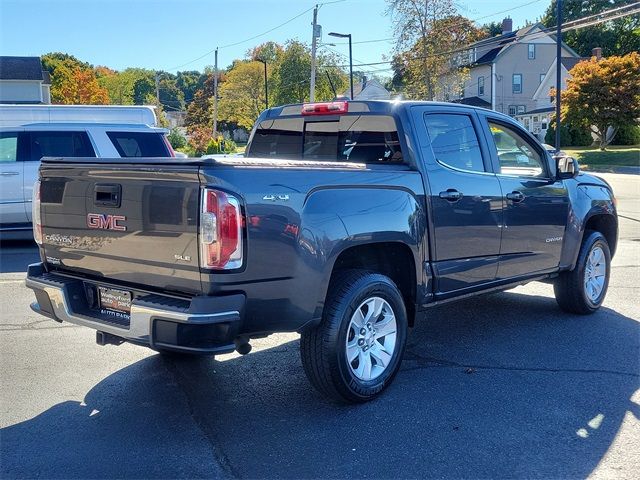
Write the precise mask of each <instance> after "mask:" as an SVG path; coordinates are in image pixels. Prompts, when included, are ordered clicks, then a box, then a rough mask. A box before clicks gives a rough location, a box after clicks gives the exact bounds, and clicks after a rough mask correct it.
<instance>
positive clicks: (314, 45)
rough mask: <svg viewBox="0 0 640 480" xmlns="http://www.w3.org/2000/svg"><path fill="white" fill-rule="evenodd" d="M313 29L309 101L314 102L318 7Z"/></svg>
mask: <svg viewBox="0 0 640 480" xmlns="http://www.w3.org/2000/svg"><path fill="white" fill-rule="evenodd" d="M312 25H313V28H312V34H311V89H310V91H309V101H310V102H312V103H313V102H314V99H315V96H316V95H315V94H316V42H317V39H318V36H317V35H316V33H317V29H318V26H317V25H318V5H316V6H315V7H314V9H313V23H312Z"/></svg>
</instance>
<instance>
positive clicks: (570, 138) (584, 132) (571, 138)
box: [544, 119, 593, 147]
mask: <svg viewBox="0 0 640 480" xmlns="http://www.w3.org/2000/svg"><path fill="white" fill-rule="evenodd" d="M544 141H545V143H548V144H549V145H555V144H556V121H555V119H552V120H551V122H550V123H549V129H548V130H547V133H546V135H545V137H544ZM592 144H593V138H592V137H591V134H590V133H589V129H588V128H587V127H582V126H579V125H573V124H567V123H566V122H563V123H562V125H560V147H588V146H589V145H592Z"/></svg>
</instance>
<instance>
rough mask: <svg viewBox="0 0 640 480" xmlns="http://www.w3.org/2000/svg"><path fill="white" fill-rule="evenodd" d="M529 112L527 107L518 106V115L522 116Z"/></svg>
mask: <svg viewBox="0 0 640 480" xmlns="http://www.w3.org/2000/svg"><path fill="white" fill-rule="evenodd" d="M526 112H527V107H525V106H524V105H518V115H522V114H523V113H526Z"/></svg>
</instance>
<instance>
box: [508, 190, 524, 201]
mask: <svg viewBox="0 0 640 480" xmlns="http://www.w3.org/2000/svg"><path fill="white" fill-rule="evenodd" d="M506 197H507V200H511V201H512V202H513V203H520V202H521V201H523V200H524V194H523V193H522V192H518V191H517V190H516V191H513V192H511V193H507V195H506Z"/></svg>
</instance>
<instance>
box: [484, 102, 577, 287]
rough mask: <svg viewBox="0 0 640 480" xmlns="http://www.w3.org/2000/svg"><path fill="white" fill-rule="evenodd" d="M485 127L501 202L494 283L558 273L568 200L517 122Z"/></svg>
mask: <svg viewBox="0 0 640 480" xmlns="http://www.w3.org/2000/svg"><path fill="white" fill-rule="evenodd" d="M483 117H484V120H483V127H484V128H485V135H486V136H487V140H488V143H489V145H490V146H491V156H492V160H493V162H494V170H495V171H496V173H497V174H498V179H499V181H500V186H501V188H502V193H503V196H504V228H503V230H502V244H501V248H500V261H499V266H498V279H499V280H502V279H508V278H516V277H523V276H527V275H530V274H533V273H537V272H546V271H550V270H553V269H555V268H558V265H559V263H560V253H561V250H562V240H563V237H564V230H565V226H566V223H567V221H568V219H567V215H568V208H569V198H568V194H567V189H566V187H565V185H564V183H563V182H562V181H555V180H553V176H552V175H551V171H550V168H551V163H552V162H550V160H549V158H548V153H547V152H546V151H545V150H544V148H542V145H540V144H539V143H538V142H537V141H536V140H535V139H533V138H532V137H531V136H530V134H529V133H528V132H527V131H525V130H524V129H523V128H521V127H520V126H519V125H517V124H515V122H510V121H508V120H506V119H504V118H501V117H493V116H491V115H490V114H487V115H483Z"/></svg>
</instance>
